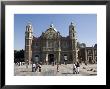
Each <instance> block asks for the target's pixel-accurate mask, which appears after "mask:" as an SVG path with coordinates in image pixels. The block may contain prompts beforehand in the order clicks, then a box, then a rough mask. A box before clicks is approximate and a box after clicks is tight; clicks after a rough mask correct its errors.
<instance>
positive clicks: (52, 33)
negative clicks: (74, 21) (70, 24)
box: [42, 25, 59, 39]
mask: <svg viewBox="0 0 110 89" xmlns="http://www.w3.org/2000/svg"><path fill="white" fill-rule="evenodd" d="M42 37H43V38H46V39H57V38H58V37H59V32H57V30H56V29H55V28H54V26H53V25H50V27H49V28H48V29H47V30H46V31H45V32H44V33H42Z"/></svg>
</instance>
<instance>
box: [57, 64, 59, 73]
mask: <svg viewBox="0 0 110 89" xmlns="http://www.w3.org/2000/svg"><path fill="white" fill-rule="evenodd" d="M57 72H59V64H57Z"/></svg>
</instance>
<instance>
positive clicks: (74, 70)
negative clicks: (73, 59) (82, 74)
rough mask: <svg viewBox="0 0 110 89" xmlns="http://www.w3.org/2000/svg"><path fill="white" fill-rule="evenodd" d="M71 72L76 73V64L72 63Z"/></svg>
mask: <svg viewBox="0 0 110 89" xmlns="http://www.w3.org/2000/svg"><path fill="white" fill-rule="evenodd" d="M73 74H76V64H75V63H74V64H73Z"/></svg>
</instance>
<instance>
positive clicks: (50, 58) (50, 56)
mask: <svg viewBox="0 0 110 89" xmlns="http://www.w3.org/2000/svg"><path fill="white" fill-rule="evenodd" d="M48 62H49V64H51V63H52V62H54V54H49V55H48Z"/></svg>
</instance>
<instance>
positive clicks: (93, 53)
mask: <svg viewBox="0 0 110 89" xmlns="http://www.w3.org/2000/svg"><path fill="white" fill-rule="evenodd" d="M92 52H93V59H92V60H93V62H94V59H95V58H94V57H95V56H94V48H92Z"/></svg>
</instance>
